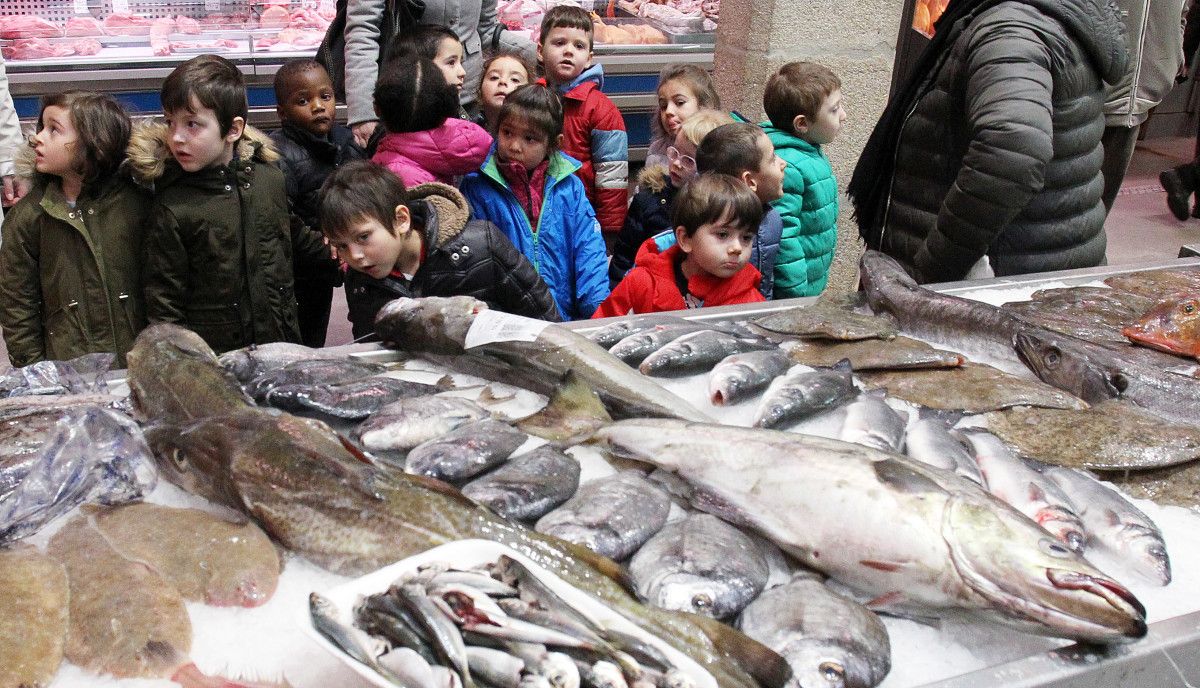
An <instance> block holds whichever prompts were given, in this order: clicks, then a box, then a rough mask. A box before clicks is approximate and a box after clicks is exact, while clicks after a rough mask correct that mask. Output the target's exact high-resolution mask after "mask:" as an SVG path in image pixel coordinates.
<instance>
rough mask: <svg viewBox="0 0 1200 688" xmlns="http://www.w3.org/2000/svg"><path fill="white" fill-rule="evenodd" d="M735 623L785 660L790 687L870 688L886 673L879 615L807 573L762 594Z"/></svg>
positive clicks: (888, 664) (887, 657) (888, 660)
mask: <svg viewBox="0 0 1200 688" xmlns="http://www.w3.org/2000/svg"><path fill="white" fill-rule="evenodd" d="M737 625H738V628H740V629H741V630H742V632H744V633H746V634H747V635H749V636H750V637H751V638H754V639H756V640H758V641H759V642H762V643H764V644H766V645H767V646H768V647H771V648H773V649H775V651H777V652H779V653H780V654H782V655H783V656H784V658H785V659H787V660H788V664H790V665H791V667H792V677H793V681H794V682H795V683H794V685H796V686H805V687H807V686H845V688H871V687H872V686H877V685H879V684H880V683H882V682H883V679H884V678H885V677H886V676H887V675H888V672H890V671H891V669H892V652H891V642H890V640H889V638H888V634H887V629H886V628H884V625H883V622H882V621H880V620H879V617H877V616H876V615H875V614H873V613H872V612H871V611H870V610H868V609H867V608H866V607H863V606H862V605H860V604H858V603H856V602H854V601H852V600H849V599H847V598H845V597H842V596H841V595H838V594H836V593H834V592H832V591H831V590H829V588H827V587H825V585H824V584H822V583H821V581H820V580H819V579H818V578H817V577H816V576H813V575H812V574H801V575H798V576H796V577H795V578H794V579H793V580H792V581H791V582H789V583H788V584H787V585H783V586H780V587H777V588H772V589H770V590H768V591H766V592H764V593H763V594H762V595H760V596H759V597H758V598H757V599H755V600H754V601H753V602H751V603H750V606H748V607H746V609H745V611H743V612H742V615H741V616H740V617H739V618H738V623H737Z"/></svg>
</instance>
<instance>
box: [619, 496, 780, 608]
mask: <svg viewBox="0 0 1200 688" xmlns="http://www.w3.org/2000/svg"><path fill="white" fill-rule="evenodd" d="M768 574H769V571H768V569H767V561H766V558H765V557H764V556H763V552H762V550H761V549H760V548H759V547H758V545H757V544H756V543H755V542H754V541H753V540H751V539H750V538H749V537H748V536H746V535H745V534H743V533H742V532H741V531H740V530H738V529H737V528H735V527H733V526H731V525H729V524H728V523H725V522H724V521H722V520H721V519H719V518H717V517H715V516H711V515H709V514H692V515H690V516H688V517H687V518H685V519H683V520H681V521H675V522H674V523H669V524H667V525H666V526H664V527H663V529H662V530H660V531H658V533H657V534H655V535H654V537H651V538H650V539H649V540H647V541H646V544H644V545H642V547H641V548H640V549H639V550H638V551H637V553H636V554H634V555H633V558H632V559H630V560H629V575H630V576H632V577H633V584H634V586H636V587H637V591H638V596H639V597H641V598H642V599H643V600H645V601H646V602H647V603H648V604H651V605H654V606H655V607H661V608H663V609H675V610H677V611H681V612H692V613H693V614H702V615H704V616H711V617H713V618H714V619H727V618H729V617H732V616H734V615H736V614H737V613H738V612H740V611H741V610H742V609H743V608H744V607H745V606H746V605H747V604H749V603H750V601H751V600H753V599H754V598H755V597H756V596H757V595H758V594H759V593H760V592H762V590H763V588H764V587H765V586H766V583H767V576H768Z"/></svg>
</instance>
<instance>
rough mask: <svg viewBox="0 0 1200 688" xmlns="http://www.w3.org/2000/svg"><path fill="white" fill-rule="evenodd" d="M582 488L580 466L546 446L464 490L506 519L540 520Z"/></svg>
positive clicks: (520, 456) (510, 460) (478, 480)
mask: <svg viewBox="0 0 1200 688" xmlns="http://www.w3.org/2000/svg"><path fill="white" fill-rule="evenodd" d="M578 488H579V462H578V461H576V460H575V459H574V458H573V457H571V456H570V455H568V454H566V453H564V452H563V451H562V450H561V449H558V448H556V447H552V446H550V445H548V444H547V445H543V446H541V447H538V448H536V449H534V450H532V451H528V452H525V453H524V454H520V455H518V456H514V457H513V458H511V459H509V460H508V462H507V463H505V464H504V465H503V466H500V467H499V468H497V469H496V470H494V471H492V472H491V473H488V474H487V475H484V476H483V477H481V478H476V479H475V480H472V481H471V482H469V483H467V484H466V485H464V486H463V489H462V491H463V494H464V495H466V496H467V497H470V498H471V499H473V500H475V501H476V502H479V503H480V504H483V505H484V506H486V507H488V508H490V509H491V510H492V511H495V512H496V513H498V514H500V515H501V516H504V517H505V518H515V519H517V520H521V521H527V520H532V519H536V518H540V517H541V516H543V515H545V514H546V513H547V512H548V511H550V510H551V509H553V508H554V507H556V506H558V505H559V504H562V503H563V502H565V501H567V500H568V499H570V497H571V495H573V494H575V491H576V490H577V489H578Z"/></svg>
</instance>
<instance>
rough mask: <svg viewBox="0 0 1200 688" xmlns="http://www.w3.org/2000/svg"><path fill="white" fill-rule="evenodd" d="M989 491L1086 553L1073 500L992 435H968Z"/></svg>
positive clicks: (1080, 525)
mask: <svg viewBox="0 0 1200 688" xmlns="http://www.w3.org/2000/svg"><path fill="white" fill-rule="evenodd" d="M964 435H965V436H966V438H967V441H968V442H970V443H971V447H972V448H973V449H974V451H975V462H976V463H977V464H979V471H980V472H981V473H982V474H983V479H984V484H985V485H987V489H988V492H991V493H992V494H994V495H996V496H997V497H999V498H1000V499H1002V500H1004V501H1005V502H1006V503H1007V504H1009V505H1011V506H1012V507H1013V508H1015V509H1016V510H1017V511H1020V512H1021V513H1023V514H1025V515H1026V516H1028V517H1029V518H1031V519H1033V521H1035V522H1036V523H1037V524H1038V525H1040V526H1041V527H1043V528H1045V529H1046V531H1047V532H1049V533H1050V534H1051V535H1053V536H1054V537H1056V538H1058V539H1059V540H1061V541H1062V542H1064V543H1065V544H1066V545H1067V547H1070V548H1071V550H1072V551H1075V552H1079V551H1082V550H1083V545H1084V543H1085V542H1087V531H1086V530H1084V527H1083V521H1082V520H1080V518H1079V514H1078V513H1077V512H1076V509H1075V505H1074V504H1072V503H1071V500H1070V498H1068V497H1067V495H1065V494H1063V491H1062V490H1061V489H1059V487H1058V486H1057V485H1055V484H1054V482H1053V481H1051V480H1050V479H1049V478H1047V477H1046V476H1044V475H1042V474H1041V473H1038V472H1037V471H1035V470H1033V469H1032V468H1030V467H1029V466H1027V465H1025V462H1024V461H1022V460H1021V457H1019V456H1017V454H1016V453H1015V452H1014V451H1013V450H1012V449H1010V448H1009V447H1008V445H1006V444H1005V443H1004V442H1003V441H1002V440H1001V439H1000V438H999V437H996V436H995V435H993V434H992V433H990V432H986V431H982V430H972V431H969V432H965V433H964Z"/></svg>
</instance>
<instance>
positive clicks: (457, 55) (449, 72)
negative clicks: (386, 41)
mask: <svg viewBox="0 0 1200 688" xmlns="http://www.w3.org/2000/svg"><path fill="white" fill-rule="evenodd" d="M406 52H409V53H416V54H417V55H418V56H420V57H423V58H425V59H427V60H431V61H433V64H435V65H437V68H438V69H439V70H440V71H441V72H442V76H443V77H445V78H446V83H447V84H449V85H451V86H453V87H454V92H455V93H456V94H457V95H458V97H459V99H460V101H461V99H462V90H463V84H464V83H465V82H466V79H467V70H466V68H465V67H464V66H463V55H464V52H463V44H462V41H460V40H458V35H457V34H455V33H454V32H453V31H451V30H450V29H449V28H447V27H445V26H442V25H440V24H420V25H418V26H416V27H415V28H413V29H412V30H411V31H407V32H405V33H402V34H398V35H397V36H396V39H395V41H394V42H393V44H392V48H391V50H390V51H389V52H388V54H389V55H400V54H403V53H406ZM458 117H459V118H460V119H465V118H466V117H467V113H466V110H464V109H463V108H462V105H459V108H458Z"/></svg>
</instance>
